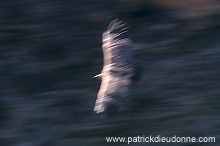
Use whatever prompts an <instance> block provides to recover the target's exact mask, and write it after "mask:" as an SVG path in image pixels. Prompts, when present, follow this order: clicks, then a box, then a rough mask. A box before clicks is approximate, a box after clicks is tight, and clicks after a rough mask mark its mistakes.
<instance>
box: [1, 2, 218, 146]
mask: <svg viewBox="0 0 220 146" xmlns="http://www.w3.org/2000/svg"><path fill="white" fill-rule="evenodd" d="M113 18H120V19H121V20H123V21H124V22H125V23H127V25H128V26H129V36H130V37H131V38H132V40H133V42H134V45H135V56H136V59H137V60H138V61H139V62H141V64H142V67H143V69H144V74H143V77H142V79H141V81H140V82H139V83H137V84H135V85H134V86H133V87H132V89H131V91H130V95H129V99H128V100H127V101H126V103H125V104H124V106H123V108H122V109H121V111H120V112H119V113H118V115H117V117H116V118H115V119H113V120H107V119H102V118H101V117H100V116H99V115H97V114H95V113H93V106H94V103H95V100H96V95H97V92H98V90H99V86H100V80H96V79H92V77H93V76H94V75H96V74H98V73H100V71H101V69H102V63H103V62H102V50H101V45H102V44H101V43H102V40H101V39H102V32H103V31H104V30H105V29H106V27H107V24H108V23H109V21H110V20H111V19H113ZM219 40H220V1H218V0H184V1H179V0H166V1H165V0H164V1H163V0H108V1H104V0H62V1H61V0H20V1H15V0H7V1H5V2H2V1H1V2H0V124H1V127H0V143H1V145H2V146H73V145H91V144H92V145H114V144H115V145H127V143H106V141H105V136H138V135H139V136H143V135H145V136H148V135H153V136H157V135H161V136H174V135H177V136H194V137H197V138H198V137H200V136H207V137H209V136H215V137H216V143H163V144H161V143H160V144H158V143H132V144H130V145H135V144H136V145H146V144H147V145H175V146H180V145H181V146H182V145H183V146H190V145H204V146H206V145H215V146H218V145H219V140H220V99H219V98H220V41H219Z"/></svg>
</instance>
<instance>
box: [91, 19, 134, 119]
mask: <svg viewBox="0 0 220 146" xmlns="http://www.w3.org/2000/svg"><path fill="white" fill-rule="evenodd" d="M126 29H127V28H126V27H125V24H123V23H122V22H121V21H118V20H113V21H112V22H111V23H110V24H109V26H108V29H107V31H105V32H104V33H103V45H102V48H103V55H104V66H103V69H102V73H101V74H100V76H101V78H102V83H101V87H100V90H99V92H98V97H97V100H96V103H95V108H94V111H95V112H97V113H104V114H106V115H107V116H113V115H114V113H115V112H116V111H117V110H118V109H119V108H120V106H121V104H122V103H123V100H124V99H125V98H126V97H127V95H128V90H129V87H130V85H131V83H132V78H133V77H134V74H135V65H134V59H133V53H132V47H133V45H132V42H131V40H130V39H129V38H128V37H127V35H126Z"/></svg>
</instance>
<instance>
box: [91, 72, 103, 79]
mask: <svg viewBox="0 0 220 146" xmlns="http://www.w3.org/2000/svg"><path fill="white" fill-rule="evenodd" d="M102 75H103V73H101V74H98V75H96V76H94V77H93V78H99V77H101V76H102Z"/></svg>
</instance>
